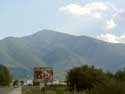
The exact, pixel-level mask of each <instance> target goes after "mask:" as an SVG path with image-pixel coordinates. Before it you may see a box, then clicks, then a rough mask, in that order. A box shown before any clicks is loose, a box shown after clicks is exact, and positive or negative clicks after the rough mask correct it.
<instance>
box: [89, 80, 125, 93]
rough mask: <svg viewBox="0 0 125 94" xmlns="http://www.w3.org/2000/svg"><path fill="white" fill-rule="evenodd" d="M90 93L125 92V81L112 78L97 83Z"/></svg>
mask: <svg viewBox="0 0 125 94" xmlns="http://www.w3.org/2000/svg"><path fill="white" fill-rule="evenodd" d="M89 94H125V82H120V81H117V80H114V79H110V80H108V81H105V82H104V83H103V84H97V85H95V87H94V89H92V90H91V91H90V93H89Z"/></svg>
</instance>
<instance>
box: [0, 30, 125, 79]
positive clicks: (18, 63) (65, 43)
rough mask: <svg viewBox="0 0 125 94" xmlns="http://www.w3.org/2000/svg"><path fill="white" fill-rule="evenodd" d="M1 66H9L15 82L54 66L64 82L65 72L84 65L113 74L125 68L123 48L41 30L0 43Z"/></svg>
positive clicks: (58, 76)
mask: <svg viewBox="0 0 125 94" xmlns="http://www.w3.org/2000/svg"><path fill="white" fill-rule="evenodd" d="M0 64H4V65H6V66H8V67H9V69H10V70H11V72H12V74H13V76H14V78H15V79H17V78H31V77H33V75H32V73H33V68H34V67H36V66H41V67H53V69H54V73H55V75H54V77H55V78H56V79H63V78H64V75H65V72H66V71H67V70H68V69H70V68H72V67H75V66H80V65H84V64H92V65H95V66H97V67H101V68H103V69H105V70H110V71H116V70H118V69H121V68H123V67H124V66H125V45H124V44H112V43H107V42H103V41H100V40H97V39H94V38H90V37H86V36H73V35H68V34H64V33H59V32H55V31H51V30H42V31H39V32H37V33H35V34H33V35H29V36H26V37H22V38H15V37H8V38H5V39H3V40H0Z"/></svg>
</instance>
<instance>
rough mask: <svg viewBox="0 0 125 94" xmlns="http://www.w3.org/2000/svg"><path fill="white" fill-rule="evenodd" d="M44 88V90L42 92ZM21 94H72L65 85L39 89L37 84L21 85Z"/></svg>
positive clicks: (80, 93)
mask: <svg viewBox="0 0 125 94" xmlns="http://www.w3.org/2000/svg"><path fill="white" fill-rule="evenodd" d="M44 90H45V92H44ZM22 94H73V92H70V91H68V90H67V88H66V86H58V85H56V86H47V87H46V88H45V89H42V90H40V88H39V86H23V87H22ZM76 94H85V93H83V92H76Z"/></svg>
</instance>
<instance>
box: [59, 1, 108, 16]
mask: <svg viewBox="0 0 125 94" xmlns="http://www.w3.org/2000/svg"><path fill="white" fill-rule="evenodd" d="M108 8H110V5H109V4H106V3H103V2H93V3H90V4H86V5H84V6H81V5H78V4H69V5H67V6H64V7H62V8H61V10H62V11H65V12H68V13H71V14H74V15H89V16H93V17H96V18H100V17H102V16H103V12H104V11H106V10H107V9H108Z"/></svg>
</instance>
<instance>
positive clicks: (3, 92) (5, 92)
mask: <svg viewBox="0 0 125 94" xmlns="http://www.w3.org/2000/svg"><path fill="white" fill-rule="evenodd" d="M0 94H21V88H0Z"/></svg>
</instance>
